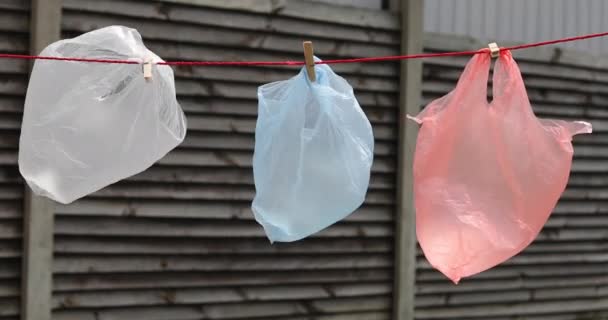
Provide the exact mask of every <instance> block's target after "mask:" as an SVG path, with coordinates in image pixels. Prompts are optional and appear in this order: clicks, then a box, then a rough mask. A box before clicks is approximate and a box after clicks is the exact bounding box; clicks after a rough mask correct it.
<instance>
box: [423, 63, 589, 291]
mask: <svg viewBox="0 0 608 320" xmlns="http://www.w3.org/2000/svg"><path fill="white" fill-rule="evenodd" d="M490 64H491V58H490V56H489V55H488V54H478V55H475V56H474V57H473V58H472V59H471V61H470V62H469V63H468V64H467V66H466V68H465V70H464V72H463V74H462V75H461V77H460V79H459V81H458V84H457V86H456V88H455V89H454V90H453V91H452V92H450V93H449V94H447V95H446V96H444V97H442V98H440V99H437V100H435V101H433V102H431V103H430V104H429V105H428V106H427V107H426V108H425V109H424V110H423V111H422V112H421V113H420V114H418V115H417V116H416V117H413V118H412V119H414V120H415V121H417V122H418V123H419V124H421V128H420V131H419V135H418V140H417V145H416V153H415V157H414V168H413V170H414V182H413V183H414V198H415V207H416V233H417V236H418V241H419V243H420V245H421V247H422V250H423V251H424V254H425V256H426V258H427V259H428V261H429V262H430V263H431V264H432V265H433V266H434V267H435V268H437V269H439V270H440V271H441V272H442V273H443V274H445V275H446V276H447V277H449V278H450V279H452V280H453V281H454V282H455V283H458V281H459V280H460V279H461V278H462V277H467V276H471V275H474V274H476V273H479V272H481V271H484V270H487V269H489V268H492V267H493V266H496V265H497V264H499V263H501V262H503V261H505V260H507V259H509V258H510V257H512V256H513V255H515V254H517V253H519V252H520V251H522V250H523V249H524V248H526V247H527V246H528V245H529V244H530V243H531V242H532V241H533V240H534V238H535V237H536V236H537V235H538V233H539V231H540V230H541V228H542V227H543V225H544V224H545V222H546V221H547V219H548V218H549V215H550V214H551V211H552V210H553V208H554V207H555V205H556V203H557V201H558V199H559V197H560V195H561V194H562V192H563V191H564V189H565V187H566V184H567V181H568V177H569V174H570V167H571V163H572V154H573V148H572V143H571V140H572V136H573V135H576V134H581V133H591V125H590V124H589V123H587V122H581V121H573V122H571V121H561V120H542V119H537V118H536V116H535V115H534V113H533V111H532V108H531V106H530V102H529V100H528V96H527V93H526V90H525V87H524V83H523V80H522V77H521V73H520V71H519V68H518V66H517V64H516V63H515V61H514V60H513V58H512V56H511V53H510V52H509V51H503V52H501V54H500V57H499V58H498V61H497V62H496V65H495V68H494V75H493V100H492V102H488V101H487V81H488V71H489V68H490Z"/></svg>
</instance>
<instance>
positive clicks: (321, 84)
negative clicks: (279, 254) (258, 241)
mask: <svg viewBox="0 0 608 320" xmlns="http://www.w3.org/2000/svg"><path fill="white" fill-rule="evenodd" d="M315 71H316V74H317V81H315V82H313V83H311V82H310V81H309V80H308V76H307V75H306V71H305V69H304V68H303V69H302V71H301V72H300V73H299V74H298V75H297V76H295V77H293V78H291V79H289V80H286V81H280V82H275V83H270V84H267V85H264V86H261V87H260V88H259V89H258V99H259V106H258V121H257V124H256V133H255V153H254V157H253V173H254V179H255V188H256V195H255V199H254V200H253V205H252V210H253V212H254V214H255V217H256V220H257V221H258V222H259V223H260V224H261V225H262V226H263V227H264V229H265V231H266V234H267V236H268V238H269V239H270V241H285V242H287V241H295V240H299V239H302V238H304V237H307V236H308V235H311V234H313V233H315V232H318V231H320V230H322V229H324V228H326V227H328V226H330V225H331V224H333V223H335V222H337V221H339V220H341V219H343V218H344V217H346V216H348V215H349V214H350V213H352V212H353V211H354V210H355V209H357V208H358V207H359V206H360V205H361V204H362V203H363V201H364V199H365V194H366V192H367V187H368V184H369V178H370V169H371V165H372V160H373V149H374V138H373V134H372V127H371V125H370V123H369V120H368V119H367V117H366V116H365V114H364V113H363V111H362V110H361V107H360V106H359V103H358V102H357V100H356V98H355V96H354V94H353V89H352V87H351V86H350V85H349V84H348V83H347V82H346V81H345V80H344V79H343V78H341V77H340V76H338V75H336V74H335V73H334V72H333V71H332V70H331V69H330V68H329V66H327V65H317V66H316V67H315Z"/></svg>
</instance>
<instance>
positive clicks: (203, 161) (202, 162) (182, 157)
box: [0, 148, 608, 174]
mask: <svg viewBox="0 0 608 320" xmlns="http://www.w3.org/2000/svg"><path fill="white" fill-rule="evenodd" d="M10 160H13V159H12V158H10V157H9V158H7V160H6V161H10ZM15 162H16V161H15ZM158 163H159V164H161V165H165V166H192V167H208V168H216V167H237V168H245V169H246V168H251V167H252V156H251V153H250V152H237V151H223V150H215V151H208V150H187V149H179V148H178V149H176V150H174V151H172V152H170V153H169V154H167V156H165V157H164V158H162V159H161V160H160V161H159V162H158ZM0 164H2V154H1V153H0ZM11 164H12V162H11ZM602 166H604V165H603V164H602ZM605 167H606V168H607V169H608V165H605ZM394 168H395V163H394V160H393V159H392V158H390V157H387V158H384V157H375V158H374V163H373V164H372V170H371V171H372V174H373V173H393V172H394Z"/></svg>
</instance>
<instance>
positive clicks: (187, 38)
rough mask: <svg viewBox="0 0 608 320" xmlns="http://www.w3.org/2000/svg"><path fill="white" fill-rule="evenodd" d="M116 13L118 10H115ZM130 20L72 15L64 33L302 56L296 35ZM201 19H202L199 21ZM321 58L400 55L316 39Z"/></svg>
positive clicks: (379, 47)
mask: <svg viewBox="0 0 608 320" xmlns="http://www.w3.org/2000/svg"><path fill="white" fill-rule="evenodd" d="M114 10H115V9H114ZM137 18H138V19H129V18H126V17H124V16H109V15H97V14H90V13H83V12H79V11H76V12H71V13H70V14H67V15H66V16H65V18H64V19H63V21H62V27H63V30H66V31H70V32H80V33H84V32H89V31H92V30H95V29H98V28H101V27H104V26H111V25H117V24H120V25H124V26H127V27H132V28H135V29H137V30H138V31H139V33H140V34H141V35H142V37H143V38H144V39H145V40H146V41H147V40H162V41H171V42H179V43H192V44H199V45H213V46H225V47H239V48H247V49H256V50H272V51H281V52H291V53H294V54H295V53H298V54H301V51H302V50H301V48H300V47H301V42H302V38H301V37H299V36H294V35H293V34H281V33H275V32H272V33H268V32H250V31H246V30H235V29H220V28H209V27H207V26H197V25H193V24H176V23H175V22H174V21H152V20H142V19H140V18H139V17H137ZM199 19H200V18H199ZM314 41H315V54H316V55H318V56H332V57H333V56H338V57H356V56H359V55H360V54H361V52H365V53H366V54H367V55H369V56H389V55H397V54H398V52H399V49H398V46H397V45H394V44H389V45H382V44H378V43H369V42H353V41H344V40H343V39H327V40H326V39H323V38H320V39H315V40H314Z"/></svg>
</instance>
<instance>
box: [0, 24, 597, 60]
mask: <svg viewBox="0 0 608 320" xmlns="http://www.w3.org/2000/svg"><path fill="white" fill-rule="evenodd" d="M605 36H608V32H602V33H593V34H587V35H582V36H577V37H570V38H563V39H557V40H550V41H542V42H536V43H529V44H522V45H517V46H511V47H503V48H500V51H505V50H519V49H526V48H532V47H540V46H546V45H551V44H557V43H563V42H571V41H577V40H584V39H591V38H599V37H605ZM488 52H489V49H487V48H484V49H479V50H470V51H456V52H441V53H420V54H412V55H405V56H384V57H369V58H354V59H335V60H323V61H318V62H315V63H316V64H337V63H365V62H379V61H394V60H406V59H419V58H437V57H452V56H471V55H475V54H480V53H488ZM2 58H4V59H26V60H57V61H75V62H92V63H112V64H141V63H140V62H138V61H133V60H111V59H89V58H70V57H47V56H32V55H22V54H8V53H0V59H2ZM157 64H159V65H171V66H180V65H182V66H184V65H187V66H302V65H304V64H305V63H304V61H165V62H159V63H157Z"/></svg>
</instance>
